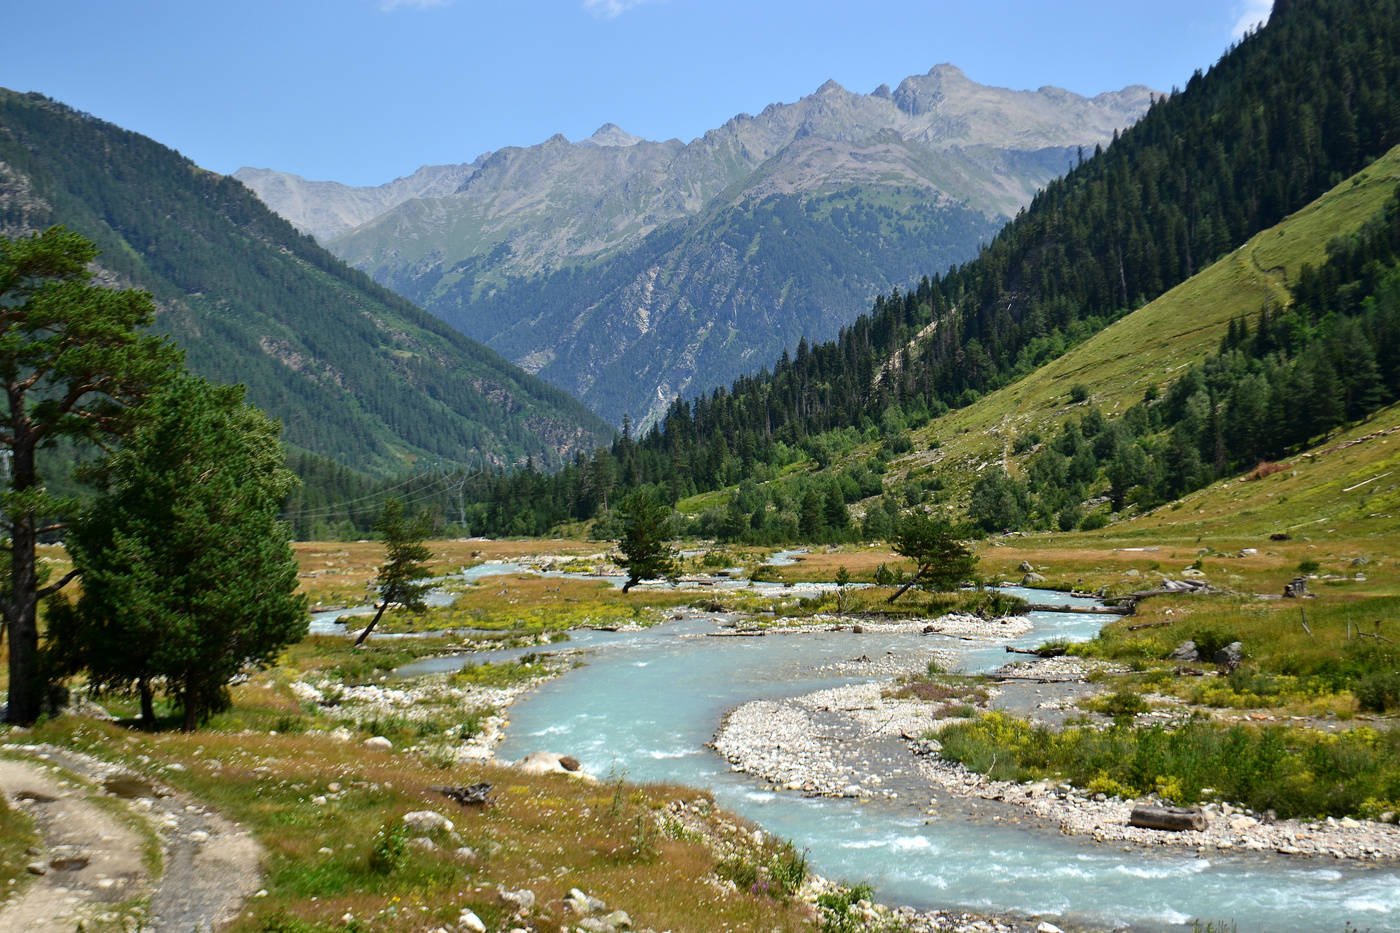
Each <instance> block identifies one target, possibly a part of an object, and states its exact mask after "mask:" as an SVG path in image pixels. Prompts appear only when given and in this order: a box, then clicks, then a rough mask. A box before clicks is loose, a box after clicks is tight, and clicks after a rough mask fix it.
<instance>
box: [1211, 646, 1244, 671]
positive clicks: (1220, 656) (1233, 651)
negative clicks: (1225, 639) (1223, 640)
mask: <svg viewBox="0 0 1400 933" xmlns="http://www.w3.org/2000/svg"><path fill="white" fill-rule="evenodd" d="M1243 660H1244V644H1243V643H1241V642H1238V641H1232V642H1230V643H1229V644H1228V645H1226V646H1225V647H1224V648H1221V649H1220V650H1219V651H1217V652H1216V653H1215V658H1214V661H1215V663H1216V664H1219V665H1220V666H1221V667H1223V668H1226V669H1227V670H1232V671H1233V670H1234V669H1235V668H1237V667H1239V666H1240V662H1241V661H1243Z"/></svg>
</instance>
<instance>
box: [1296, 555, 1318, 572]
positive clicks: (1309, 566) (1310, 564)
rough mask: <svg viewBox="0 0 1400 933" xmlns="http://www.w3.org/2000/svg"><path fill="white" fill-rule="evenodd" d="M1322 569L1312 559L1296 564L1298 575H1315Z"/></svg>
mask: <svg viewBox="0 0 1400 933" xmlns="http://www.w3.org/2000/svg"><path fill="white" fill-rule="evenodd" d="M1321 569H1322V565H1321V564H1319V563H1318V562H1317V561H1315V560H1313V559H1312V558H1308V559H1307V560H1303V561H1299V562H1298V572H1299V573H1317V572H1318V571H1319V570H1321Z"/></svg>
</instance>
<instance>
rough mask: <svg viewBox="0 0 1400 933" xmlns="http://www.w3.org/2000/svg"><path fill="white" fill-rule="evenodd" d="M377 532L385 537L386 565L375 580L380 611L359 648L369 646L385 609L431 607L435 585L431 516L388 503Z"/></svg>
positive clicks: (358, 640) (395, 501)
mask: <svg viewBox="0 0 1400 933" xmlns="http://www.w3.org/2000/svg"><path fill="white" fill-rule="evenodd" d="M375 529H376V530H377V531H378V532H379V533H380V534H381V535H383V536H384V563H383V564H382V565H381V566H380V568H379V575H378V576H377V577H375V581H374V586H375V589H376V590H378V591H379V608H377V609H376V610H375V611H374V618H373V619H370V620H369V625H366V626H365V630H364V631H363V632H361V633H360V637H359V638H356V639H355V647H357V648H358V647H359V646H360V645H363V644H364V643H365V639H366V638H368V637H369V633H370V632H372V631H374V627H375V626H376V625H378V624H379V620H380V619H381V618H383V617H384V610H386V609H388V608H389V606H390V605H397V606H402V607H404V608H405V609H407V610H409V611H410V612H422V611H423V610H424V609H426V608H427V603H425V602H424V600H423V597H424V596H426V595H427V593H428V590H430V589H431V588H432V584H431V583H429V582H428V579H427V577H428V565H427V562H428V560H429V559H430V558H431V557H432V556H433V552H432V551H431V550H429V549H428V546H427V545H426V544H424V543H423V542H424V540H425V539H426V538H427V537H428V535H429V534H430V533H431V532H432V530H433V523H432V519H431V517H430V516H428V515H427V513H419V514H417V515H414V516H412V517H409V516H408V515H407V514H405V512H404V506H403V503H402V502H401V501H399V500H398V499H388V500H386V501H385V502H384V511H383V512H381V513H380V514H379V520H378V521H377V522H376V523H375Z"/></svg>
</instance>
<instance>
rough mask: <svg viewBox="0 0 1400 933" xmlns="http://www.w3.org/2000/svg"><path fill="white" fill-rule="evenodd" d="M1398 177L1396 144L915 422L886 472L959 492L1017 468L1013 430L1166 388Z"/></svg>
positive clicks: (1047, 426) (1123, 404) (1367, 210)
mask: <svg viewBox="0 0 1400 933" xmlns="http://www.w3.org/2000/svg"><path fill="white" fill-rule="evenodd" d="M1397 183H1400V147H1397V148H1396V149H1393V150H1391V151H1390V152H1389V153H1387V154H1386V155H1385V156H1384V157H1382V158H1381V159H1379V160H1378V161H1376V162H1375V163H1373V164H1372V165H1371V166H1369V167H1367V168H1366V169H1365V170H1364V171H1362V172H1360V173H1358V174H1357V175H1356V176H1354V177H1353V178H1350V179H1348V180H1347V181H1345V182H1343V183H1342V184H1340V185H1338V186H1337V187H1335V188H1333V189H1332V190H1331V191H1329V192H1327V193H1326V194H1325V195H1323V196H1322V197H1320V198H1318V199H1317V200H1316V201H1314V202H1313V203H1312V204H1309V205H1308V206H1307V207H1305V208H1303V209H1302V210H1300V211H1298V212H1297V213H1296V214H1293V215H1292V216H1290V217H1288V218H1287V219H1286V220H1284V221H1283V222H1282V223H1280V224H1278V225H1277V226H1274V227H1271V228H1269V229H1267V230H1264V231H1262V232H1261V233H1259V234H1258V235H1256V236H1254V237H1253V238H1251V239H1250V240H1249V241H1248V242H1247V243H1245V244H1244V245H1243V246H1241V247H1240V248H1239V249H1237V250H1235V251H1234V252H1232V253H1230V254H1229V255H1228V256H1226V257H1224V258H1223V259H1221V260H1219V261H1218V262H1216V263H1215V264H1213V265H1211V266H1210V267H1209V268H1207V269H1205V270H1203V271H1202V272H1200V273H1199V274H1198V275H1196V276H1194V277H1192V278H1191V279H1188V280H1187V281H1185V282H1183V283H1181V284H1180V285H1178V286H1177V287H1176V288H1174V289H1172V290H1171V291H1169V292H1167V293H1166V294H1164V295H1162V296H1161V297H1160V298H1158V299H1156V300H1155V301H1153V302H1151V303H1149V304H1147V305H1145V306H1143V307H1142V308H1139V309H1138V310H1137V311H1134V312H1133V313H1132V314H1129V315H1127V316H1126V317H1124V318H1123V319H1121V320H1119V321H1117V322H1116V323H1114V324H1113V325H1111V326H1110V327H1108V328H1106V329H1105V330H1103V331H1101V332H1099V333H1098V334H1096V335H1095V336H1094V337H1092V338H1090V339H1089V340H1087V341H1085V342H1084V343H1082V344H1080V345H1079V346H1077V347H1075V348H1074V349H1072V350H1070V351H1069V352H1068V353H1066V354H1064V355H1063V356H1061V357H1059V358H1058V359H1056V360H1054V361H1052V362H1050V363H1047V364H1046V365H1044V366H1042V367H1041V368H1039V369H1037V370H1036V371H1035V372H1033V373H1031V374H1030V375H1028V376H1026V377H1025V378H1023V379H1020V380H1018V381H1017V382H1015V383H1013V384H1011V385H1009V386H1007V387H1005V388H1003V389H1000V390H997V391H996V392H992V393H990V394H988V395H987V396H985V397H984V398H982V399H980V400H978V401H977V402H975V403H974V404H972V405H969V406H967V407H966V408H962V409H958V410H956V411H952V412H949V413H948V414H947V415H945V416H943V417H941V418H938V419H936V420H934V421H932V422H930V423H929V424H928V425H926V426H925V427H923V428H921V429H919V430H917V431H916V432H914V435H913V440H914V452H913V453H910V454H908V455H906V456H905V457H902V458H900V459H899V460H897V461H895V462H894V463H893V464H892V467H893V469H892V471H891V472H892V475H893V476H895V477H898V476H900V475H907V474H909V473H918V472H922V471H924V470H927V469H930V468H932V469H933V470H935V471H937V472H938V473H939V474H940V475H941V476H943V477H944V479H945V482H947V483H948V484H949V485H950V486H951V487H953V488H954V489H955V490H958V491H960V492H965V491H966V490H967V489H968V488H970V486H971V484H972V482H973V481H974V480H975V478H976V476H977V473H978V472H980V470H981V469H983V468H985V466H986V465H987V464H989V463H993V462H996V461H998V460H1004V462H1005V463H1006V465H1007V466H1008V468H1010V469H1011V470H1013V471H1014V470H1015V469H1016V457H1015V456H1014V455H1013V454H1012V452H1011V451H1012V445H1013V443H1014V441H1015V439H1016V438H1017V437H1019V436H1021V435H1024V434H1026V433H1027V432H1030V431H1037V432H1039V433H1040V434H1041V435H1042V436H1047V437H1048V436H1049V435H1050V433H1051V432H1052V431H1053V430H1054V429H1055V428H1056V427H1057V426H1058V425H1059V424H1060V423H1062V422H1063V421H1064V420H1065V419H1066V418H1068V417H1070V416H1072V415H1077V414H1081V413H1082V412H1083V411H1084V410H1085V408H1086V407H1087V406H1088V405H1091V404H1092V405H1098V406H1099V407H1100V408H1102V409H1103V411H1104V413H1105V414H1108V415H1110V416H1111V415H1113V414H1115V413H1121V412H1122V411H1124V410H1126V409H1127V408H1128V407H1129V406H1131V405H1132V404H1133V403H1134V402H1136V401H1138V400H1139V399H1141V398H1142V396H1143V393H1144V392H1145V391H1146V390H1147V389H1148V388H1149V387H1157V388H1159V389H1160V388H1163V387H1165V386H1166V385H1167V384H1168V383H1169V382H1170V381H1171V380H1172V379H1173V378H1174V377H1175V376H1176V375H1177V374H1178V373H1179V372H1181V371H1182V370H1183V369H1185V368H1186V367H1187V366H1189V365H1191V364H1193V363H1198V362H1200V361H1201V360H1203V359H1204V358H1205V357H1206V356H1207V355H1208V354H1210V353H1211V352H1213V351H1214V350H1216V349H1217V348H1218V346H1219V344H1220V338H1221V337H1222V336H1223V335H1224V333H1225V331H1226V328H1227V327H1228V325H1229V322H1230V320H1231V318H1234V317H1237V316H1239V315H1242V314H1254V313H1256V312H1257V311H1258V310H1259V308H1260V306H1262V305H1263V304H1264V303H1265V302H1266V301H1268V300H1270V299H1272V300H1275V301H1278V302H1283V301H1286V300H1287V298H1288V293H1287V286H1288V284H1289V283H1290V282H1291V281H1293V278H1294V277H1295V276H1296V275H1297V273H1298V270H1299V268H1301V266H1302V265H1303V264H1304V263H1311V264H1313V265H1317V264H1319V263H1321V261H1322V260H1323V259H1324V257H1325V255H1326V247H1327V243H1328V242H1329V241H1330V240H1331V239H1333V238H1334V237H1338V236H1343V235H1346V234H1349V233H1351V232H1353V231H1355V230H1356V229H1357V228H1358V227H1360V226H1361V224H1362V223H1363V222H1364V221H1365V220H1366V219H1367V218H1369V217H1370V216H1371V215H1372V214H1374V213H1375V212H1376V211H1377V210H1379V209H1380V207H1381V205H1382V204H1383V203H1384V202H1385V200H1386V199H1387V198H1388V197H1390V196H1391V195H1392V194H1393V193H1394V191H1395V186H1396V184H1397ZM1075 385H1083V386H1084V387H1086V388H1087V389H1088V390H1089V393H1090V397H1089V401H1088V402H1084V403H1080V404H1079V405H1074V404H1071V402H1070V398H1069V391H1070V388H1071V387H1072V386H1075ZM935 442H936V443H937V444H938V446H937V447H936V448H935V449H930V448H931V447H933V445H934V443H935Z"/></svg>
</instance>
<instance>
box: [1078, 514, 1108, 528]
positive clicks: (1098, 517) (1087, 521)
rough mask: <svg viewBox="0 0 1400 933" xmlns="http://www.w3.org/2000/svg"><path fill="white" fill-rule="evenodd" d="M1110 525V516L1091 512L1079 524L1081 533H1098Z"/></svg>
mask: <svg viewBox="0 0 1400 933" xmlns="http://www.w3.org/2000/svg"><path fill="white" fill-rule="evenodd" d="M1107 525H1108V515H1107V514H1105V513H1104V512H1090V513H1089V514H1088V515H1085V516H1084V520H1083V521H1081V522H1080V523H1079V530H1080V531H1098V530H1099V529H1100V528H1103V527H1105V526H1107Z"/></svg>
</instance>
